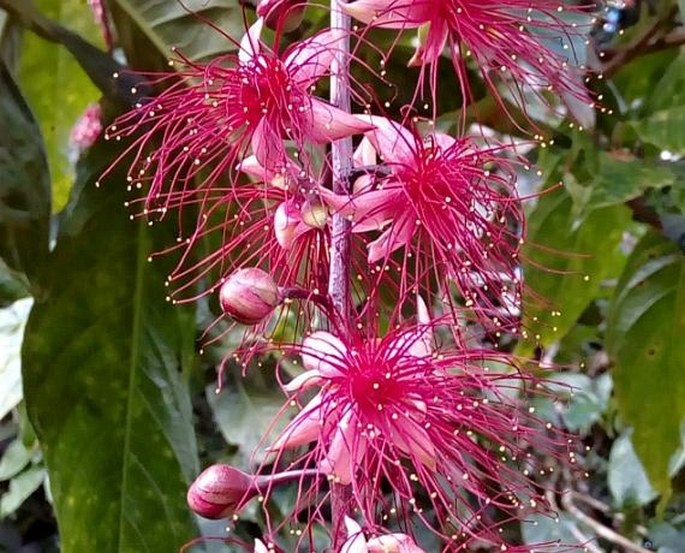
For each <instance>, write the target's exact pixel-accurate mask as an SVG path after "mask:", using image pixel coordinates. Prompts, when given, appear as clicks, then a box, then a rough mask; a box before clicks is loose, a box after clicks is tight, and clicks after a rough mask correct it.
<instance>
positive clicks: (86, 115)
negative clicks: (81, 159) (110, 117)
mask: <svg viewBox="0 0 685 553" xmlns="http://www.w3.org/2000/svg"><path fill="white" fill-rule="evenodd" d="M100 133H102V107H101V106H100V104H98V103H94V104H90V105H89V106H88V107H87V108H86V110H85V111H84V112H83V115H81V117H79V120H78V121H77V122H76V124H75V125H74V127H73V128H72V129H71V134H70V135H69V146H70V147H71V148H73V149H74V150H75V151H76V153H77V154H80V153H81V152H82V151H83V150H87V149H88V148H90V147H91V146H92V145H93V144H94V143H95V141H96V140H97V138H98V136H100Z"/></svg>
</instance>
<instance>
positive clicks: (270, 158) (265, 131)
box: [252, 117, 287, 173]
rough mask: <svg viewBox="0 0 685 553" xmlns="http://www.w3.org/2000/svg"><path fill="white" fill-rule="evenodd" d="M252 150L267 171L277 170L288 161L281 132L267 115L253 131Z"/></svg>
mask: <svg viewBox="0 0 685 553" xmlns="http://www.w3.org/2000/svg"><path fill="white" fill-rule="evenodd" d="M252 152H253V153H254V155H255V158H256V159H257V162H258V163H259V164H260V165H261V166H262V167H263V168H264V171H265V172H266V171H270V172H272V173H273V172H276V171H278V170H280V169H281V168H282V167H284V166H285V164H286V162H287V158H286V154H285V150H284V147H283V141H282V140H281V137H280V133H279V131H278V130H277V127H274V126H273V125H271V124H270V122H269V119H268V118H266V117H262V119H261V120H260V121H259V123H258V124H257V126H256V127H255V129H254V130H253V131H252Z"/></svg>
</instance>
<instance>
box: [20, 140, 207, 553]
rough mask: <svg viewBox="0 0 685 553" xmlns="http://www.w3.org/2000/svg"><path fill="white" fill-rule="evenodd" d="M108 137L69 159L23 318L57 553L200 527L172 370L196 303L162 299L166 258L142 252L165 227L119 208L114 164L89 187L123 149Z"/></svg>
mask: <svg viewBox="0 0 685 553" xmlns="http://www.w3.org/2000/svg"><path fill="white" fill-rule="evenodd" d="M106 146H107V145H105V144H98V145H96V147H95V148H94V149H93V150H91V152H90V153H89V155H88V158H87V159H86V160H84V162H83V163H82V164H81V165H80V167H79V175H78V180H77V182H76V184H75V185H74V200H73V201H72V202H71V203H70V205H69V206H68V209H67V210H66V214H65V220H64V222H63V225H62V227H61V235H60V236H59V239H58V243H57V247H56V249H55V250H54V252H52V254H51V255H50V259H49V262H48V265H49V271H48V274H49V276H50V278H49V280H47V279H46V282H45V283H44V284H45V287H46V291H47V298H46V300H45V301H42V302H38V303H36V305H35V306H34V309H33V311H32V313H31V317H30V319H29V323H28V326H27V329H26V335H25V339H24V349H23V359H22V362H23V363H22V364H23V367H22V370H23V378H24V393H25V399H26V404H27V410H28V414H29V417H30V420H31V422H32V424H33V426H34V428H35V431H36V434H37V436H38V439H39V441H40V444H41V446H42V448H43V452H44V456H45V461H46V465H47V467H48V470H49V472H50V485H51V490H52V494H53V496H54V505H55V511H56V514H57V518H58V523H59V527H60V535H61V546H62V551H64V553H80V552H82V551H98V552H99V553H114V552H116V553H128V552H130V553H141V552H156V551H178V549H179V547H180V546H181V545H183V544H184V543H185V542H187V541H188V540H189V539H191V538H193V537H195V536H196V535H197V529H196V527H195V525H194V524H193V521H192V517H191V515H190V513H189V511H188V508H187V506H186V502H185V492H186V487H187V483H188V481H189V480H190V479H191V478H192V477H193V476H194V475H196V473H197V472H198V460H197V451H196V440H195V435H194V431H193V427H192V410H191V404H190V398H189V393H188V390H187V387H186V383H185V382H184V379H183V378H182V373H181V371H180V369H182V360H185V359H187V358H188V355H189V354H190V355H191V356H192V352H188V350H187V347H188V345H190V346H191V347H192V344H193V340H192V339H190V340H189V339H188V337H191V338H192V337H193V336H194V313H193V312H192V311H188V310H185V309H180V308H178V307H173V306H172V305H171V304H170V303H167V302H166V301H165V288H164V284H163V283H164V278H165V276H166V275H167V274H168V270H169V268H170V267H169V266H168V263H167V260H165V259H163V260H161V261H160V262H159V263H154V264H150V263H148V262H147V256H148V255H149V253H150V251H151V250H152V249H153V248H154V247H155V246H154V244H157V243H168V242H169V241H170V239H171V238H170V236H166V235H165V233H164V232H163V231H164V228H162V227H160V228H159V229H155V228H153V229H149V227H148V226H147V225H146V224H145V223H144V222H143V221H140V220H137V221H134V222H132V221H130V220H129V214H128V213H127V210H126V209H125V208H124V205H123V204H124V200H125V197H124V196H125V194H126V192H125V189H126V187H125V186H123V185H122V183H123V182H125V177H124V176H123V175H122V174H121V171H118V172H116V173H115V174H114V175H112V178H111V179H108V180H107V181H106V183H105V184H104V189H96V188H95V186H94V182H95V180H96V179H97V178H98V177H99V175H100V174H101V172H102V169H103V166H104V165H105V164H106V163H107V161H106V160H107V159H112V158H113V157H116V156H117V155H119V153H118V152H116V151H107V150H105V148H106ZM169 234H170V235H171V233H169ZM157 240H159V242H157ZM182 344H183V345H185V347H184V346H183V345H182ZM95 530H97V531H95Z"/></svg>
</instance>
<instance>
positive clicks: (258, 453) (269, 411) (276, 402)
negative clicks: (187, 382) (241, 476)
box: [206, 366, 287, 469]
mask: <svg viewBox="0 0 685 553" xmlns="http://www.w3.org/2000/svg"><path fill="white" fill-rule="evenodd" d="M266 371H271V375H269V374H268V373H267V372H266ZM236 372H238V371H236ZM272 375H273V368H272V367H271V366H269V368H268V369H265V370H264V371H259V370H258V369H255V370H253V371H250V372H249V374H248V375H247V377H245V378H240V376H239V375H235V378H233V379H231V381H230V382H229V383H227V384H225V385H224V388H223V390H222V391H221V392H220V393H219V394H217V393H216V389H215V387H214V386H209V387H207V390H206V394H207V401H208V402H209V405H210V406H211V408H212V411H213V412H214V418H215V419H216V422H217V424H218V426H219V429H220V430H221V434H222V435H223V436H224V439H225V440H226V441H227V442H228V443H230V444H233V445H236V446H238V448H239V459H240V462H241V463H242V466H243V467H244V468H245V469H250V468H252V467H251V466H250V464H251V463H260V462H262V461H263V460H264V458H265V457H266V446H267V445H268V443H263V438H262V437H263V436H264V434H265V433H266V431H267V430H271V432H272V433H273V432H276V431H278V428H270V425H272V423H273V422H274V418H275V417H276V415H277V414H278V412H279V410H280V409H281V408H282V406H283V404H284V403H285V399H284V396H283V395H282V394H281V393H280V392H279V386H278V383H277V381H276V379H275V378H274V377H273V376H272ZM282 419H283V420H282V424H283V425H284V424H285V423H286V422H287V420H286V415H285V414H284V415H283V417H282ZM281 428H282V426H281Z"/></svg>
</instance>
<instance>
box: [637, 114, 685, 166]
mask: <svg viewBox="0 0 685 553" xmlns="http://www.w3.org/2000/svg"><path fill="white" fill-rule="evenodd" d="M684 128H685V106H676V107H672V108H670V109H663V110H661V111H657V112H655V113H653V114H652V115H650V116H649V117H647V118H646V119H642V120H641V121H638V122H637V123H636V124H635V131H636V132H637V134H638V136H639V137H640V138H641V139H642V140H644V141H645V142H649V143H650V144H654V145H655V146H657V147H659V148H662V149H664V150H668V151H669V152H671V153H674V154H677V155H685V132H684V131H683V129H684Z"/></svg>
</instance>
